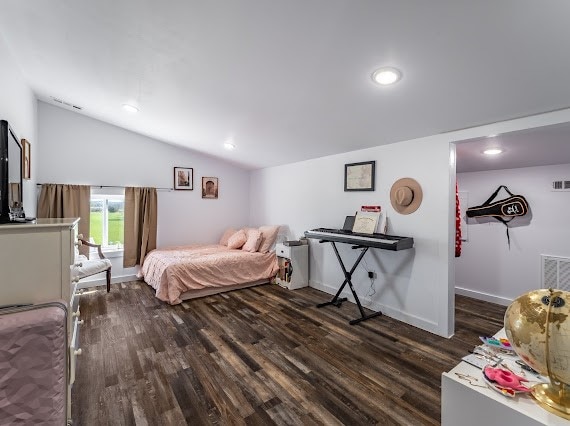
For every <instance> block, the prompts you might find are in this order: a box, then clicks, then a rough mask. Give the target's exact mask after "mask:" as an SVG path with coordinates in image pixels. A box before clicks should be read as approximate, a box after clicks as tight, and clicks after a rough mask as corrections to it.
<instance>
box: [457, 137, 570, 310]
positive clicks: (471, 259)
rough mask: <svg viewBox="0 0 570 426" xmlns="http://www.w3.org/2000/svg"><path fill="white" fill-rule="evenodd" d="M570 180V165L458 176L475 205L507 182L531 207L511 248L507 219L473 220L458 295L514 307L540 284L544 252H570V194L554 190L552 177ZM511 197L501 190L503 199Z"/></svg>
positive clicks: (517, 225)
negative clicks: (485, 221) (481, 221)
mask: <svg viewBox="0 0 570 426" xmlns="http://www.w3.org/2000/svg"><path fill="white" fill-rule="evenodd" d="M569 149H570V146H569ZM569 178H570V164H565V165H557V166H542V167H525V168H521V169H510V170H495V171H487V172H476V173H460V174H458V175H457V181H458V184H459V190H460V191H462V192H467V193H468V194H469V206H476V205H480V204H482V203H483V202H484V201H485V200H486V199H487V198H489V197H490V196H491V194H492V193H493V191H495V189H497V187H498V186H499V185H506V186H507V187H508V188H509V190H510V191H511V192H513V193H514V194H521V195H523V196H524V197H525V198H526V200H527V201H528V203H529V205H530V210H531V216H528V215H527V216H528V217H527V216H525V217H522V218H516V219H514V220H513V221H512V222H511V228H510V230H509V235H510V238H511V248H510V250H509V247H508V245H507V236H506V234H505V229H506V228H505V226H504V225H503V224H502V223H500V222H498V221H496V220H491V221H490V222H487V223H477V222H476V221H475V219H469V223H468V224H467V227H468V238H469V241H467V242H465V243H464V244H463V249H462V253H461V257H459V258H457V260H456V276H455V285H456V288H457V292H458V293H460V294H465V295H468V296H472V297H477V298H479V299H483V300H488V301H491V302H495V303H501V304H504V305H508V304H509V303H510V302H512V300H513V299H514V298H516V297H517V296H519V295H521V294H523V293H525V292H527V291H530V290H532V289H536V288H540V286H541V277H540V268H541V266H540V254H549V255H556V256H570V245H569V243H568V242H569V241H570V226H568V217H569V213H568V212H569V211H570V192H554V191H551V187H552V181H554V180H560V179H566V180H568V179H569ZM507 196H508V195H507V194H506V193H505V192H504V191H501V192H500V193H499V196H498V197H497V200H500V199H503V198H505V197H507ZM529 219H530V222H529Z"/></svg>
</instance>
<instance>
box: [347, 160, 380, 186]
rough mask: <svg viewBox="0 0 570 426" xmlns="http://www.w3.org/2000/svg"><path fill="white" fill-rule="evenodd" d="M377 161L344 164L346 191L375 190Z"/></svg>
mask: <svg viewBox="0 0 570 426" xmlns="http://www.w3.org/2000/svg"><path fill="white" fill-rule="evenodd" d="M375 175H376V161H364V162H362V163H351V164H345V165H344V190H345V191H374V176H375Z"/></svg>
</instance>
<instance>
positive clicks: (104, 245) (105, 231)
mask: <svg viewBox="0 0 570 426" xmlns="http://www.w3.org/2000/svg"><path fill="white" fill-rule="evenodd" d="M110 192H111V191H108V189H107V188H102V190H99V191H91V196H90V199H89V203H90V207H91V203H92V202H93V201H96V200H101V201H103V210H102V216H103V217H102V219H101V221H102V223H101V226H102V235H101V239H102V241H101V250H102V251H103V252H104V253H105V254H106V255H107V254H111V256H108V257H115V256H112V254H113V253H116V254H117V256H120V255H122V253H123V250H124V234H123V243H122V244H113V245H109V201H122V202H123V208H124V203H125V193H124V190H122V191H120V193H112V192H111V193H110ZM123 211H124V210H123ZM89 220H91V217H90V219H89ZM89 237H90V239H91V235H90V236H89ZM90 252H91V253H97V249H96V248H93V247H92V248H91V250H90Z"/></svg>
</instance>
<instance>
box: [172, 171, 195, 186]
mask: <svg viewBox="0 0 570 426" xmlns="http://www.w3.org/2000/svg"><path fill="white" fill-rule="evenodd" d="M174 189H180V190H189V191H192V190H193V189H194V169H191V168H188V167H175V168H174Z"/></svg>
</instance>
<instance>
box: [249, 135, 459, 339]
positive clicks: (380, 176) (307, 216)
mask: <svg viewBox="0 0 570 426" xmlns="http://www.w3.org/2000/svg"><path fill="white" fill-rule="evenodd" d="M369 160H375V161H376V188H377V189H376V190H375V191H374V192H344V189H343V181H344V164H345V163H353V162H360V161H369ZM426 164H429V167H426ZM450 168H451V169H453V167H452V166H451V165H450V144H449V141H448V140H446V138H443V137H433V138H429V141H428V140H421V141H408V142H402V143H398V144H392V145H385V146H379V147H376V148H371V149H366V150H361V151H354V152H350V153H346V154H341V155H334V156H329V157H323V158H319V159H315V160H310V161H305V162H300V163H295V164H291V165H286V166H281V167H273V168H269V169H264V170H259V171H256V172H253V173H252V178H251V191H252V196H251V198H252V214H251V216H252V223H253V224H262V223H277V224H286V225H288V226H289V228H290V237H299V236H301V235H303V232H304V231H305V230H308V229H313V228H317V227H327V228H342V225H343V221H344V218H345V216H347V215H353V214H354V212H355V211H356V210H357V209H359V208H360V206H361V205H366V204H373V205H381V206H382V211H383V212H386V213H387V214H388V224H389V225H388V233H389V234H392V235H401V236H411V237H413V238H414V242H415V248H414V249H412V250H405V251H399V252H391V251H387V250H374V249H372V250H369V252H368V253H367V254H366V256H365V257H364V260H363V262H362V263H361V266H360V267H359V268H358V269H357V270H356V272H355V275H354V277H353V284H354V285H355V288H356V291H357V294H358V295H359V298H360V299H361V301H362V302H364V303H363V304H364V305H366V306H370V307H371V308H373V309H375V310H376V309H381V310H382V311H383V312H384V313H386V314H388V315H390V316H393V317H395V318H399V319H402V320H404V321H406V322H409V323H411V324H415V325H417V326H419V327H421V328H424V329H426V330H430V331H433V332H435V333H439V334H442V335H446V336H447V335H449V334H451V333H452V332H453V331H452V330H453V325H452V324H453V316H452V314H451V317H450V316H449V312H448V306H449V305H450V304H451V306H452V307H451V310H452V309H453V301H452V300H450V299H451V298H452V295H450V292H449V289H448V287H447V275H448V266H449V262H448V260H449V256H450V253H449V248H448V233H449V217H448V210H449V208H448V206H449V203H450V199H451V194H449V193H448V188H449V187H450V185H449V179H450ZM453 170H454V169H453ZM401 177H412V178H414V179H416V180H417V181H418V182H419V183H420V184H421V186H422V188H423V191H424V200H423V202H422V204H421V206H420V208H419V209H418V210H417V211H416V212H415V213H413V214H411V215H407V216H404V215H400V214H397V213H395V211H394V210H393V208H392V206H391V204H390V198H389V194H390V188H391V186H392V184H393V183H394V181H395V180H397V179H399V178H401ZM338 247H339V251H340V253H341V256H342V257H343V258H345V259H346V261H345V264H346V266H347V269H350V267H351V266H352V264H353V263H354V261H355V260H356V257H357V255H358V253H359V252H358V251H356V250H352V249H351V248H350V246H348V245H344V244H339V245H338ZM364 262H366V263H364ZM365 268H367V269H368V270H374V271H375V272H376V273H377V274H378V279H377V280H376V282H375V290H376V293H375V294H374V295H372V296H368V294H369V293H370V284H371V283H370V280H369V279H368V277H367V274H366V270H365ZM310 277H311V279H310V285H311V287H315V288H318V289H320V290H323V291H326V292H327V293H330V294H334V293H336V291H337V290H338V286H339V285H340V283H341V282H342V281H343V278H344V277H343V275H342V271H341V269H340V267H339V265H338V263H337V260H336V257H335V255H334V252H333V250H332V247H331V246H330V244H318V242H316V241H314V240H313V241H311V244H310ZM347 289H348V287H347ZM328 298H329V296H326V297H325V296H323V299H328ZM434 308H435V309H434ZM440 309H441V312H440ZM357 312H358V311H357V310H356V309H355V317H356V316H358V315H357Z"/></svg>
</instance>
